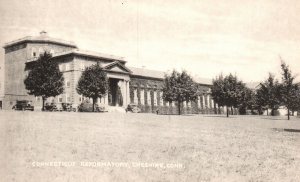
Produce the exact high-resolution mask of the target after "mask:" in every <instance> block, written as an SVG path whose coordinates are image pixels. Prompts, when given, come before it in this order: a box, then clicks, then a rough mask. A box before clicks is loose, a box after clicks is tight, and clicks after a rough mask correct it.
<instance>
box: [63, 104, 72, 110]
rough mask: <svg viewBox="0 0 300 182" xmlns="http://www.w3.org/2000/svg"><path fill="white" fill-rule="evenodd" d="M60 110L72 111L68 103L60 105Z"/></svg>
mask: <svg viewBox="0 0 300 182" xmlns="http://www.w3.org/2000/svg"><path fill="white" fill-rule="evenodd" d="M61 105H62V110H63V111H69V112H70V111H72V104H70V103H62V104H61Z"/></svg>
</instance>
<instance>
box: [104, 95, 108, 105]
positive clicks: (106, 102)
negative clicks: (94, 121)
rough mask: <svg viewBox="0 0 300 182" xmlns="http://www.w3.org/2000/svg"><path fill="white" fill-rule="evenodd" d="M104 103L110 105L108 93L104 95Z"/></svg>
mask: <svg viewBox="0 0 300 182" xmlns="http://www.w3.org/2000/svg"><path fill="white" fill-rule="evenodd" d="M104 104H105V105H107V106H108V93H106V95H105V96H104Z"/></svg>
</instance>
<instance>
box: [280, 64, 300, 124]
mask: <svg viewBox="0 0 300 182" xmlns="http://www.w3.org/2000/svg"><path fill="white" fill-rule="evenodd" d="M281 70H282V73H281V75H282V86H281V94H282V95H281V100H282V104H283V105H284V106H285V107H286V108H287V110H288V120H289V119H290V111H291V110H293V109H296V108H297V107H298V104H299V100H300V99H299V91H300V90H299V86H298V85H297V84H294V83H293V82H294V79H295V76H292V71H291V70H290V68H289V66H288V65H286V64H285V62H283V61H282V62H281Z"/></svg>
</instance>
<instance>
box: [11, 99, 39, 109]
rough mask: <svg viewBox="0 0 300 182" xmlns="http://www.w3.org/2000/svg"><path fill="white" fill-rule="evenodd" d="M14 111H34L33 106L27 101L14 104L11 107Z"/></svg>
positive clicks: (18, 101)
mask: <svg viewBox="0 0 300 182" xmlns="http://www.w3.org/2000/svg"><path fill="white" fill-rule="evenodd" d="M12 109H14V110H21V111H26V110H29V111H34V106H32V103H31V101H28V100H17V101H16V104H15V105H14V106H13V108H12Z"/></svg>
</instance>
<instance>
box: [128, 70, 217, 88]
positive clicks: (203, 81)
mask: <svg viewBox="0 0 300 182" xmlns="http://www.w3.org/2000/svg"><path fill="white" fill-rule="evenodd" d="M128 68H129V69H130V70H131V71H132V74H131V75H134V76H142V77H150V78H158V79H164V76H165V72H163V71H156V70H149V69H144V68H136V67H128ZM193 79H194V81H195V82H197V83H199V84H203V85H211V84H212V79H208V78H200V77H194V78H193Z"/></svg>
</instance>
